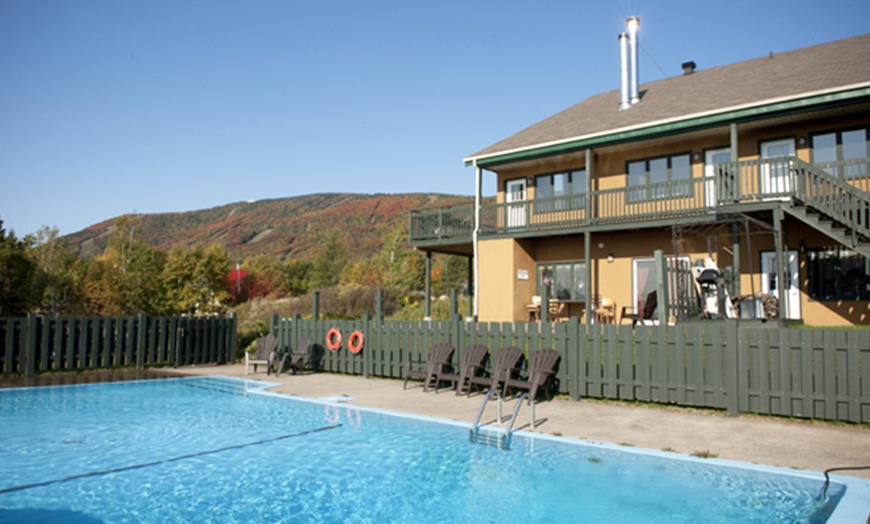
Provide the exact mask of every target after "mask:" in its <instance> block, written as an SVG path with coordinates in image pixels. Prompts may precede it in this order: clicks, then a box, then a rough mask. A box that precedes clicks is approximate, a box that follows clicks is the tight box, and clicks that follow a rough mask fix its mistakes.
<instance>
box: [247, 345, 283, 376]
mask: <svg viewBox="0 0 870 524" xmlns="http://www.w3.org/2000/svg"><path fill="white" fill-rule="evenodd" d="M255 346H256V349H254V352H253V355H252V354H251V352H249V351H245V375H247V374H248V367H249V366H254V373H256V372H257V366H260V365H263V366H266V374H267V375H268V374H270V373H271V372H272V367H273V366H275V365H276V361H277V358H278V352H277V349H278V339H277V338H276V337H274V336H273V335H265V336H262V337H260V338H258V339H257V341H256V343H255Z"/></svg>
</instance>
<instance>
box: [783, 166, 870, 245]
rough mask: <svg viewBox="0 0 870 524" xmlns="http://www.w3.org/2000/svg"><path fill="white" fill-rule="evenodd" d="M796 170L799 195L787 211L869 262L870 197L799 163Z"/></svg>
mask: <svg viewBox="0 0 870 524" xmlns="http://www.w3.org/2000/svg"><path fill="white" fill-rule="evenodd" d="M793 169H794V174H795V176H796V180H797V194H796V195H795V200H794V201H792V202H791V203H789V204H786V205H784V210H785V211H786V212H787V213H788V214H790V215H792V216H793V217H795V218H797V219H798V220H800V221H802V222H804V223H805V224H807V225H809V226H810V227H813V228H815V229H816V230H817V231H820V232H821V233H824V234H825V235H827V236H828V237H830V238H831V239H833V240H835V241H837V242H839V243H841V244H842V245H844V246H846V247H848V248H849V249H851V250H853V251H855V252H856V253H858V254H860V255H862V256H864V257H865V258H868V259H870V224H868V222H870V193H867V192H866V191H862V190H860V189H858V188H856V187H854V186H852V185H850V184H849V183H848V182H845V181H843V180H841V179H840V178H838V177H835V176H833V175H831V174H829V173H828V172H826V171H825V170H824V169H822V168H820V167H818V166H815V165H812V164H808V163H806V162H802V161H800V160H797V159H796V160H794V168H793Z"/></svg>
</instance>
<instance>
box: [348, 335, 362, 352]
mask: <svg viewBox="0 0 870 524" xmlns="http://www.w3.org/2000/svg"><path fill="white" fill-rule="evenodd" d="M364 342H365V337H364V336H363V334H362V331H354V332H353V333H351V334H350V338H348V339H347V349H349V350H350V352H351V353H353V354H356V353H359V352H360V351H362V348H363V343H364Z"/></svg>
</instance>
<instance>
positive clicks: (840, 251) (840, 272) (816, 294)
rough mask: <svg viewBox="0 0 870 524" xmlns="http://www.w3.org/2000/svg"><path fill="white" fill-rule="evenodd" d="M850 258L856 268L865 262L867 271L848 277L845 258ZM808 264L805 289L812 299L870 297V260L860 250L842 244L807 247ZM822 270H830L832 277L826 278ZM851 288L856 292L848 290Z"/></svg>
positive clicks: (849, 299)
mask: <svg viewBox="0 0 870 524" xmlns="http://www.w3.org/2000/svg"><path fill="white" fill-rule="evenodd" d="M847 261H848V262H851V264H850V265H851V266H852V267H855V268H859V267H860V266H861V264H862V263H863V265H864V271H863V273H862V274H861V275H858V278H857V279H855V278H854V277H852V278H849V273H848V272H847V271H846V270H847V269H848V268H844V266H845V265H847V264H844V262H847ZM806 265H807V277H806V278H807V289H806V293H807V296H808V297H809V298H810V300H816V301H818V302H830V301H839V300H843V301H865V300H870V261H868V260H867V259H866V258H864V257H863V256H861V255H860V254H859V253H857V252H855V251H852V250H851V249H847V248H843V247H839V246H831V247H822V248H814V249H809V248H807V250H806ZM859 271H860V270H859ZM823 273H829V277H828V278H825V275H823ZM862 280H863V282H862ZM862 288H863V289H862ZM850 289H851V290H854V291H855V294H854V296H850V295H849V294H848V293H849V291H850ZM828 290H830V291H828Z"/></svg>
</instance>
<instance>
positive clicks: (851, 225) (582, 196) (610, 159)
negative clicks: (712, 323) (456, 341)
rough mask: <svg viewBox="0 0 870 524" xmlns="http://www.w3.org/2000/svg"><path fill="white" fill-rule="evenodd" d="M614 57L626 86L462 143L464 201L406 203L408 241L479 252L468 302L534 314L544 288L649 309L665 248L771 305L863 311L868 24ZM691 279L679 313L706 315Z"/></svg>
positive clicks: (679, 290)
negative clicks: (650, 62) (706, 59)
mask: <svg viewBox="0 0 870 524" xmlns="http://www.w3.org/2000/svg"><path fill="white" fill-rule="evenodd" d="M632 38H633V39H635V40H636V37H635V36H632V35H629V37H628V38H623V37H622V35H621V42H622V41H624V40H626V39H627V40H629V42H628V45H631V44H632V42H631V40H632ZM622 56H623V79H624V80H623V84H622V88H621V89H616V90H614V91H611V92H607V93H602V94H599V95H595V96H592V97H590V98H588V99H586V100H584V101H582V102H580V103H579V104H577V105H575V106H573V107H570V108H568V109H566V110H564V111H562V112H560V113H558V114H556V115H554V116H552V117H550V118H547V119H545V120H543V121H541V122H539V123H537V124H534V125H532V126H531V127H529V128H527V129H525V130H522V131H520V132H518V133H516V134H514V135H512V136H509V137H508V138H505V139H504V140H501V141H500V142H497V143H495V144H494V145H492V146H490V147H487V148H485V149H483V150H481V151H478V152H477V153H474V154H472V155H470V156H469V157H467V158H466V159H465V161H466V163H467V165H469V166H471V167H473V169H474V172H475V177H476V188H477V190H476V198H475V203H474V204H470V205H460V206H453V207H449V208H438V209H425V210H421V211H418V212H414V213H412V215H411V231H410V238H411V244H412V245H413V246H414V247H416V248H418V249H420V250H423V251H426V252H440V253H450V254H461V255H465V256H469V257H472V258H470V260H472V267H473V268H474V269H473V274H474V290H475V301H474V304H475V306H474V313H475V314H476V316H477V318H478V319H479V320H481V321H520V320H526V319H527V318H528V315H529V312H530V310H531V308H533V307H535V306H536V305H537V303H538V297H544V304H547V303H548V298H552V299H553V301H554V302H555V301H556V300H558V303H559V308H560V309H559V312H558V315H559V316H562V317H566V316H579V317H581V318H582V319H583V321H587V322H591V321H593V320H594V319H596V317H597V320H609V319H611V320H614V321H616V322H619V321H620V320H621V319H620V317H621V315H622V312H623V307H626V308H627V311H626V313H628V310H633V311H634V312H635V313H639V314H642V311H637V310H638V309H639V308H640V309H642V308H643V306H644V304H645V303H647V300H648V298H649V296H650V293H651V292H652V291H655V290H656V289H662V287H660V286H661V282H659V281H658V279H661V278H663V277H662V276H661V275H662V273H661V270H660V269H659V271H657V270H656V269H657V267H658V268H660V267H661V265H662V264H661V262H660V263H659V264H658V265H656V263H655V260H656V259H655V258H654V253H655V252H656V251H659V252H663V253H664V256H663V257H662V256H661V255H660V256H659V260H662V259H663V258H664V259H665V260H666V262H665V266H667V267H670V268H671V269H673V268H677V267H683V268H687V267H689V268H690V267H694V266H698V265H700V264H702V263H705V262H704V261H705V260H710V261H712V262H713V263H714V264H715V266H716V269H717V270H718V271H719V275H720V276H721V277H722V279H723V280H724V282H725V286H724V287H725V288H726V289H727V291H728V293H729V296H730V297H731V298H735V297H743V298H746V297H749V298H752V297H762V298H763V299H764V300H767V299H769V298H770V297H776V299H777V300H775V301H773V304H774V306H773V310H772V311H771V310H770V308H768V311H767V313H766V316H767V317H771V316H777V317H778V318H783V319H795V320H797V321H802V322H803V323H805V324H809V325H849V324H870V266H868V260H870V243H868V240H870V173H868V165H870V149H868V133H870V34H867V35H863V36H858V37H854V38H848V39H844V40H839V41H835V42H830V43H826V44H821V45H816V46H812V47H807V48H802V49H797V50H794V51H789V52H783V53H775V54H774V53H771V54H769V55H764V56H762V57H760V58H756V59H753V60H748V61H745V62H739V63H735V64H730V65H726V66H721V67H715V68H711V69H696V66H695V64H694V63H692V62H687V63H685V64H683V66H684V74H683V75H680V76H678V77H673V78H666V79H663V80H658V81H654V82H649V83H639V82H637V78H636V70H637V68H636V65H634V64H632V62H631V61H632V57H631V56H629V57H628V58H627V59H626V52H625V45H623V55H622ZM626 60H628V62H629V64H628V67H627V68H626V67H625V63H626ZM635 64H636V62H635ZM626 69H627V71H628V72H627V80H626ZM632 75H634V77H633V78H632ZM485 172H486V173H489V174H487V176H491V175H492V176H495V177H496V179H497V188H498V189H497V195H496V196H495V198H494V199H493V198H489V199H483V196H482V195H481V189H480V188H481V187H482V177H483V176H484V173H485ZM490 174H491V175H490ZM707 264H709V262H707ZM689 271H691V270H689ZM665 274H668V273H665ZM694 276H697V273H695V275H692V277H694ZM692 277H689V278H690V283H688V284H685V285H682V284H680V283H679V282H678V281H677V280H673V281H670V280H669V282H670V283H669V284H668V285H667V286H668V293H667V294H666V295H667V299H666V303H665V304H664V305H663V306H662V307H663V308H664V309H660V311H662V310H663V311H665V312H666V313H667V317H669V318H670V319H671V320H677V321H679V320H681V319H689V318H696V317H698V316H701V317H703V316H704V315H705V309H704V303H703V300H701V301H699V300H698V299H699V297H700V296H702V295H703V290H702V289H701V286H699V283H698V281H697V279H694V278H692ZM664 278H665V279H667V278H668V277H664ZM674 282H677V283H676V284H675V283H674ZM659 302H662V301H659ZM735 302H738V300H735ZM746 303H751V304H752V305H753V308H752V309H753V310H754V311H752V312H749V311H748V310H749V309H750V308H749V307H745V308H742V309H744V310H743V311H738V313H736V314H737V315H742V316H744V317H748V316H753V317H760V316H761V312H760V309H761V304H762V300H761V299H759V300H758V301H749V300H747V302H746ZM719 304H720V305H721V304H722V302H719ZM593 308H596V309H597V311H599V312H600V311H605V309H606V311H607V312H608V315H612V316H611V317H610V318H606V317H605V318H601V317H599V316H598V315H593V314H592V313H591V312H592V311H594V310H593ZM740 309H741V308H739V307H738V310H740ZM706 313H709V311H706ZM723 314H724V312H723ZM647 316H649V315H647ZM661 318H665V317H664V316H662V317H661Z"/></svg>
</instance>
